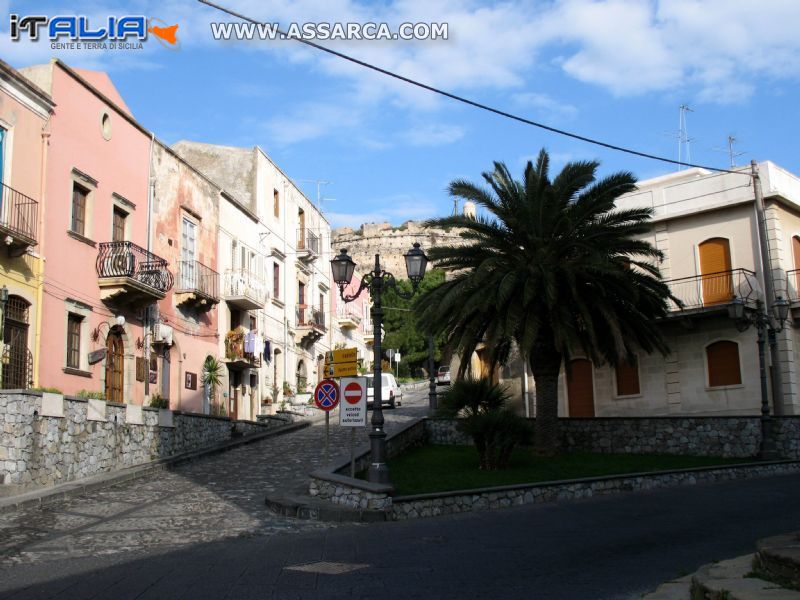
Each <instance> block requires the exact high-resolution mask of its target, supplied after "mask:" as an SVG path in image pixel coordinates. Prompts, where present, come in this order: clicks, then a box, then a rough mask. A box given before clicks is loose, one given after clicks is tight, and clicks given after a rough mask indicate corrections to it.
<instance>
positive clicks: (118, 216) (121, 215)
mask: <svg viewBox="0 0 800 600" xmlns="http://www.w3.org/2000/svg"><path fill="white" fill-rule="evenodd" d="M126 216H127V214H126V213H125V211H123V210H121V209H119V208H116V207H114V224H113V229H112V231H111V241H112V242H124V241H125V217H126Z"/></svg>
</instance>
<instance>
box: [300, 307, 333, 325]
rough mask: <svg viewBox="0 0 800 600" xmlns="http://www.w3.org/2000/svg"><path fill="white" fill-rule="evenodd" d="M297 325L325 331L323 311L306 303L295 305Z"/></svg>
mask: <svg viewBox="0 0 800 600" xmlns="http://www.w3.org/2000/svg"><path fill="white" fill-rule="evenodd" d="M297 326H298V327H315V328H317V329H321V330H322V331H326V330H327V327H326V326H325V312H324V311H323V310H321V309H319V308H314V307H313V306H308V305H307V304H298V305H297Z"/></svg>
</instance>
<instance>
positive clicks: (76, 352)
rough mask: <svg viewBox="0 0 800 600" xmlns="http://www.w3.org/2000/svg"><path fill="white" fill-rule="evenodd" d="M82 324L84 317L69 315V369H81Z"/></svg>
mask: <svg viewBox="0 0 800 600" xmlns="http://www.w3.org/2000/svg"><path fill="white" fill-rule="evenodd" d="M81 323H83V317H82V316H81V315H76V314H74V313H69V316H68V317H67V367H69V368H71V369H80V367H81Z"/></svg>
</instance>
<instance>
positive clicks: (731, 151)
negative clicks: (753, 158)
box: [712, 135, 746, 169]
mask: <svg viewBox="0 0 800 600" xmlns="http://www.w3.org/2000/svg"><path fill="white" fill-rule="evenodd" d="M738 141H739V140H737V139H736V136H734V135H729V136H728V147H727V148H712V150H716V151H717V152H727V153H728V159H729V160H730V162H731V169H735V168H736V159H737V158H738V157H739V156H743V155H744V154H746V153H745V152H736V150H735V148H734V146H735V144H736V142H738Z"/></svg>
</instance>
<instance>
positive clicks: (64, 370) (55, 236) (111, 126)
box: [21, 60, 173, 404]
mask: <svg viewBox="0 0 800 600" xmlns="http://www.w3.org/2000/svg"><path fill="white" fill-rule="evenodd" d="M21 72H22V73H24V74H25V75H26V76H27V77H28V78H29V79H31V80H32V81H34V82H35V83H36V84H37V85H38V86H39V87H41V88H42V89H43V90H45V91H46V92H47V93H48V94H50V96H51V97H52V98H53V100H54V101H55V103H56V110H55V111H54V114H53V117H52V120H51V128H50V144H49V149H48V164H47V197H48V203H47V211H46V217H45V220H44V231H43V236H42V237H43V244H42V247H43V250H44V255H45V268H44V281H45V283H44V295H43V302H42V336H41V343H40V349H41V350H40V351H41V356H42V361H41V367H40V377H39V381H40V384H41V385H43V386H53V387H57V388H59V389H60V390H61V391H63V392H64V393H66V394H76V393H78V392H80V391H82V390H85V391H87V392H94V393H98V394H102V395H103V396H104V397H105V398H107V399H108V400H109V401H112V402H127V403H133V404H142V403H143V402H144V400H145V396H146V395H147V394H151V393H153V390H152V389H151V387H152V386H157V385H158V373H159V371H160V370H161V369H160V368H159V367H160V365H159V364H158V362H157V360H155V361H154V360H152V357H151V356H150V352H149V349H150V348H149V337H148V336H147V335H146V331H148V330H149V327H148V324H149V323H148V322H149V320H150V319H151V318H152V317H151V315H152V313H153V311H154V309H153V307H154V305H155V304H156V303H157V302H158V301H159V300H162V299H163V298H164V297H165V296H166V294H167V292H168V291H169V290H170V288H171V287H172V283H173V274H172V272H171V271H170V269H169V268H168V266H167V261H166V260H164V259H163V258H161V257H159V256H157V255H156V254H154V253H152V252H151V251H150V249H149V248H150V243H149V240H148V219H149V214H150V204H151V197H150V191H151V190H150V189H149V185H148V182H149V176H150V172H149V165H150V153H151V151H152V136H151V134H150V132H148V131H147V130H146V129H144V128H143V127H142V126H141V125H139V124H138V123H137V122H136V120H135V119H134V118H133V116H132V115H131V113H130V110H129V109H128V107H127V106H126V105H125V103H124V101H123V100H122V98H121V97H120V95H119V93H118V92H117V90H116V89H115V88H114V85H113V84H112V83H111V81H110V80H109V78H108V76H107V75H106V74H105V73H100V72H93V71H84V70H76V69H71V68H69V67H67V66H66V65H65V64H63V63H62V62H60V61H58V60H54V61H52V62H50V63H49V64H47V65H41V66H36V67H30V68H27V69H23V70H22V71H21ZM151 382H152V383H151Z"/></svg>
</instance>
